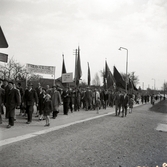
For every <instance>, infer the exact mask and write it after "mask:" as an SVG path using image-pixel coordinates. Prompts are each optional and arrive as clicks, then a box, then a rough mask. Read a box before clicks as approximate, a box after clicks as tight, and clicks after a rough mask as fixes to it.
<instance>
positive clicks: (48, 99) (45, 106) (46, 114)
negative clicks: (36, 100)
mask: <svg viewBox="0 0 167 167" xmlns="http://www.w3.org/2000/svg"><path fill="white" fill-rule="evenodd" d="M43 110H44V117H45V120H46V124H45V126H50V113H51V112H52V111H53V105H52V101H51V96H50V95H49V94H46V96H45V100H44V104H43Z"/></svg>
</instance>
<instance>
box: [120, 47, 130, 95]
mask: <svg viewBox="0 0 167 167" xmlns="http://www.w3.org/2000/svg"><path fill="white" fill-rule="evenodd" d="M121 49H124V50H126V51H127V54H126V82H125V90H126V93H127V85H128V49H126V48H123V47H120V48H119V50H121Z"/></svg>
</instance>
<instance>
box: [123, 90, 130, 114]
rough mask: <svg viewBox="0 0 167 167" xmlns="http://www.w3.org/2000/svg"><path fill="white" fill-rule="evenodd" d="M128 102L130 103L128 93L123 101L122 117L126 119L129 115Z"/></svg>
mask: <svg viewBox="0 0 167 167" xmlns="http://www.w3.org/2000/svg"><path fill="white" fill-rule="evenodd" d="M128 102H129V97H128V95H127V93H125V94H124V96H123V101H122V117H124V116H125V117H126V115H127V108H128Z"/></svg>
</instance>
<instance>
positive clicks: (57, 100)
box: [51, 85, 61, 119]
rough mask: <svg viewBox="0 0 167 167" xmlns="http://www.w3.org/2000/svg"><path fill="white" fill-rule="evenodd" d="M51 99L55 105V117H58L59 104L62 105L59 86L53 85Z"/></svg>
mask: <svg viewBox="0 0 167 167" xmlns="http://www.w3.org/2000/svg"><path fill="white" fill-rule="evenodd" d="M51 101H52V105H53V119H55V118H56V117H57V114H58V113H59V106H60V105H61V95H60V92H59V91H58V90H57V86H56V85H54V86H53V90H52V93H51Z"/></svg>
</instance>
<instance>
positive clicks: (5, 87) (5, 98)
mask: <svg viewBox="0 0 167 167" xmlns="http://www.w3.org/2000/svg"><path fill="white" fill-rule="evenodd" d="M2 88H3V89H4V90H5V97H4V104H6V101H7V95H8V93H9V85H8V80H7V79H4V80H3V85H2ZM7 112H8V111H6V113H5V118H6V119H7V118H8V117H7V116H8V113H7Z"/></svg>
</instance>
